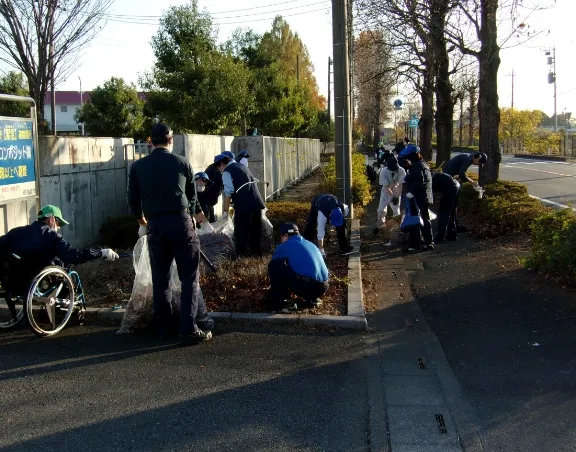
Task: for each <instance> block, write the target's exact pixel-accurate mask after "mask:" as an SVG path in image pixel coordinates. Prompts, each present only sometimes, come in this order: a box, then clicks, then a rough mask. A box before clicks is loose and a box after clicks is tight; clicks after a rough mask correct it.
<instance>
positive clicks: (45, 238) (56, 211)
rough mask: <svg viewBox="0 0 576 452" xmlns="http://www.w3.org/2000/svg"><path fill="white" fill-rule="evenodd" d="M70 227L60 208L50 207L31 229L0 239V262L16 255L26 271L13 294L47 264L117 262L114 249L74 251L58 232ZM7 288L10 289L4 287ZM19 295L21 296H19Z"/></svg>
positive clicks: (19, 279) (43, 211)
mask: <svg viewBox="0 0 576 452" xmlns="http://www.w3.org/2000/svg"><path fill="white" fill-rule="evenodd" d="M67 224H69V223H68V222H67V221H66V220H64V218H63V217H62V212H61V210H60V208H58V207H57V206H52V205H47V206H44V207H42V209H40V211H39V212H38V220H37V221H34V222H33V223H32V224H30V225H28V226H20V227H17V228H14V229H12V230H10V231H8V233H7V234H6V235H4V236H2V237H0V260H1V261H2V262H4V263H6V262H8V256H10V255H12V254H16V255H17V256H18V257H19V258H20V261H21V263H25V265H19V268H25V269H26V272H25V274H21V275H18V276H19V277H18V278H17V279H18V281H17V282H16V286H17V287H14V288H13V290H11V291H13V292H15V291H18V290H27V289H28V288H27V284H28V283H29V282H30V280H31V279H32V278H33V277H34V276H36V274H38V272H39V271H40V270H42V269H43V268H44V267H47V266H48V265H59V266H65V265H78V264H83V263H84V262H88V261H91V260H94V259H98V258H104V259H106V260H109V261H114V260H116V259H118V254H116V253H115V252H114V251H113V250H111V249H108V248H106V249H94V248H84V249H80V250H79V249H76V248H73V247H72V246H71V245H70V244H69V243H68V242H67V241H66V240H64V238H63V237H62V236H61V235H60V234H59V233H58V230H59V229H60V228H61V227H62V226H64V225H67ZM4 289H6V290H9V288H7V287H5V288H4ZM16 295H19V294H16Z"/></svg>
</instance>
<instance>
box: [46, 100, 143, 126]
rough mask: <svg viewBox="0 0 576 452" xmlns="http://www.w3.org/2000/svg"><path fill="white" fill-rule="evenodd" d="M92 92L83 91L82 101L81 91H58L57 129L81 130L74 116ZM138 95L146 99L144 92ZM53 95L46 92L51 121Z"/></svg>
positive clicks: (47, 113) (48, 119) (47, 114)
mask: <svg viewBox="0 0 576 452" xmlns="http://www.w3.org/2000/svg"><path fill="white" fill-rule="evenodd" d="M91 94H92V92H91V91H85V92H83V93H82V101H80V92H79V91H56V131H57V132H61V133H70V132H78V131H80V130H81V126H80V124H79V123H78V122H76V120H75V119H74V116H75V115H76V110H78V109H79V108H80V106H81V105H82V104H83V103H85V102H86V101H87V100H88V99H89V98H90V95H91ZM138 97H139V98H140V99H141V100H145V99H146V95H145V94H144V93H140V92H139V93H138ZM51 108H52V97H51V95H50V91H48V92H47V93H46V100H45V103H44V118H45V119H46V120H47V121H48V123H50V121H51V119H52V112H51Z"/></svg>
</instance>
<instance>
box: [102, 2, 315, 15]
mask: <svg viewBox="0 0 576 452" xmlns="http://www.w3.org/2000/svg"><path fill="white" fill-rule="evenodd" d="M297 1H298V0H287V1H284V2H279V3H272V4H270V5H262V6H255V7H253V8H252V9H257V8H270V7H272V6H278V5H285V4H286V3H294V2H297ZM322 3H323V2H322ZM313 4H314V3H313ZM313 4H312V5H313ZM312 5H301V6H299V7H300V8H301V7H303V6H312ZM295 8H297V7H296V6H295ZM238 11H246V8H242V9H232V10H230V11H214V12H210V11H209V12H208V13H209V14H210V15H211V16H213V15H214V14H228V13H235V12H238ZM269 12H271V11H269ZM106 16H116V17H132V18H153V19H159V18H161V17H162V16H157V15H156V16H151V15H137V14H115V13H112V14H106Z"/></svg>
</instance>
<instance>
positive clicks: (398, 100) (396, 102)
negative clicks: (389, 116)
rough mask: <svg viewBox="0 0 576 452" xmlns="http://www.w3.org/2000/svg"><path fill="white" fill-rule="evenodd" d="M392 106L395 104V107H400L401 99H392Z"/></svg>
mask: <svg viewBox="0 0 576 452" xmlns="http://www.w3.org/2000/svg"><path fill="white" fill-rule="evenodd" d="M394 106H395V107H396V108H400V107H401V106H402V101H401V100H400V99H396V100H395V101H394Z"/></svg>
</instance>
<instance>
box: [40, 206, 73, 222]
mask: <svg viewBox="0 0 576 452" xmlns="http://www.w3.org/2000/svg"><path fill="white" fill-rule="evenodd" d="M50 217H56V219H57V220H59V221H60V222H61V223H62V224H70V223H68V222H67V221H66V220H65V219H64V218H62V211H61V210H60V207H56V206H51V205H48V206H44V207H42V208H41V209H40V212H38V219H39V220H41V219H43V218H50Z"/></svg>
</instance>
